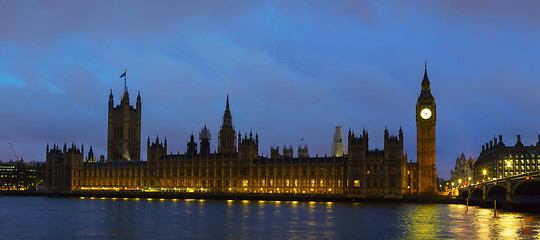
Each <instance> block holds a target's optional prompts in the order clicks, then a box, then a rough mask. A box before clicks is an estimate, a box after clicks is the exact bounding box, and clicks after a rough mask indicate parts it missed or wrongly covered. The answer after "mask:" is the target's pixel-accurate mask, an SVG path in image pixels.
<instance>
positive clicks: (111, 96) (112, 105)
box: [109, 89, 114, 111]
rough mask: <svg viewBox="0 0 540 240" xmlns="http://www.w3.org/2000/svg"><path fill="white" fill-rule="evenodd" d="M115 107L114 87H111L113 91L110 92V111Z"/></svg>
mask: <svg viewBox="0 0 540 240" xmlns="http://www.w3.org/2000/svg"><path fill="white" fill-rule="evenodd" d="M113 107H114V99H113V94H112V89H111V93H110V94H109V111H110V110H111V109H112V108H113Z"/></svg>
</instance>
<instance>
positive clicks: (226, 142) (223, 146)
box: [218, 94, 236, 153]
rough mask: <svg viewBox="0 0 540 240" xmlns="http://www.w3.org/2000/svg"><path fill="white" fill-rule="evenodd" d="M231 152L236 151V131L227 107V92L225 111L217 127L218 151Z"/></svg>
mask: <svg viewBox="0 0 540 240" xmlns="http://www.w3.org/2000/svg"><path fill="white" fill-rule="evenodd" d="M233 152H236V133H235V131H234V127H233V125H232V116H231V110H230V109H229V94H227V103H226V105H225V113H223V124H222V125H221V128H220V129H219V137H218V153H233Z"/></svg>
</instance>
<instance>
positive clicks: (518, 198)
mask: <svg viewBox="0 0 540 240" xmlns="http://www.w3.org/2000/svg"><path fill="white" fill-rule="evenodd" d="M512 199H513V202H514V203H526V204H527V203H534V204H539V203H540V181H538V180H532V179H529V180H522V181H520V182H518V183H517V184H516V186H515V187H514V191H513V193H512Z"/></svg>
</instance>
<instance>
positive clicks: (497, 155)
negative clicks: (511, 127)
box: [474, 135, 540, 182]
mask: <svg viewBox="0 0 540 240" xmlns="http://www.w3.org/2000/svg"><path fill="white" fill-rule="evenodd" d="M538 167H540V135H539V136H538V142H536V145H530V146H524V145H523V143H522V142H521V135H517V141H516V143H515V144H514V146H506V145H505V144H504V143H503V140H502V135H499V139H498V141H497V138H493V140H490V141H489V143H486V144H485V145H482V152H481V153H480V156H478V159H477V160H476V162H475V163H474V181H475V182H482V181H486V180H492V179H494V178H504V177H509V176H514V175H520V174H527V173H528V172H533V171H537V170H538Z"/></svg>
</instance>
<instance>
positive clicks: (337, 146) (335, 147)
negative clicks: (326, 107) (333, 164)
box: [332, 126, 345, 157]
mask: <svg viewBox="0 0 540 240" xmlns="http://www.w3.org/2000/svg"><path fill="white" fill-rule="evenodd" d="M343 155H345V143H344V142H343V132H342V131H341V126H336V132H335V133H334V142H333V143H332V156H336V157H342V156H343Z"/></svg>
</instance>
